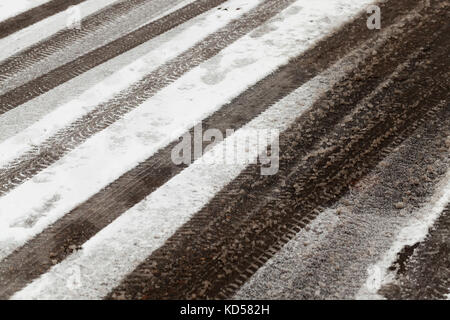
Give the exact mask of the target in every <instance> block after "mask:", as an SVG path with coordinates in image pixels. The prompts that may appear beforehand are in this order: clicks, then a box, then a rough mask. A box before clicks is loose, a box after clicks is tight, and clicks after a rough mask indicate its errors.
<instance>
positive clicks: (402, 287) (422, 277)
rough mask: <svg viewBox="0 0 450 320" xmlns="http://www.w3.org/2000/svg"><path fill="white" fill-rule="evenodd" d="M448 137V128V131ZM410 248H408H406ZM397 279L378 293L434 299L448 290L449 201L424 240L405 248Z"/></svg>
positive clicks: (413, 298) (397, 298)
mask: <svg viewBox="0 0 450 320" xmlns="http://www.w3.org/2000/svg"><path fill="white" fill-rule="evenodd" d="M448 134H449V135H448V136H449V137H450V129H449V132H448ZM408 249H409V250H408ZM407 251H410V252H409V255H408V256H409V257H408V259H403V260H401V262H402V263H400V264H399V266H397V265H394V266H393V269H394V270H397V276H396V282H395V283H391V284H388V285H385V286H383V287H382V288H381V289H380V291H379V293H380V294H382V295H383V296H385V297H386V298H388V299H394V300H400V299H411V300H430V299H431V300H435V299H445V295H447V294H449V293H450V205H447V207H446V208H445V209H444V211H443V212H442V213H441V215H440V217H439V218H438V220H437V221H436V222H435V224H434V225H433V227H432V228H431V229H430V230H429V234H428V236H427V237H426V238H425V240H424V241H422V242H418V243H416V244H415V245H413V246H412V247H409V248H406V249H405V250H404V251H403V252H402V253H400V255H399V258H402V257H403V256H404V255H405V254H407V253H406V252H407Z"/></svg>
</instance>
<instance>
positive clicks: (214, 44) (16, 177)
mask: <svg viewBox="0 0 450 320" xmlns="http://www.w3.org/2000/svg"><path fill="white" fill-rule="evenodd" d="M221 1H223V0H216V3H219V2H221ZM292 2H293V0H277V1H270V2H263V3H262V4H261V5H259V6H258V7H256V8H254V9H253V10H252V11H250V12H249V13H248V14H245V15H243V16H242V17H241V18H240V19H237V20H234V21H233V22H231V23H230V24H228V25H227V26H225V27H224V28H222V29H220V30H219V31H217V32H215V33H213V34H211V35H210V36H208V37H207V38H206V39H205V40H204V41H202V42H201V43H198V44H197V45H195V46H194V47H192V48H191V49H189V50H187V51H185V52H184V53H182V54H181V55H179V56H178V57H176V58H174V59H172V60H171V61H169V62H167V63H166V64H164V65H162V66H161V67H159V68H157V69H156V70H155V71H153V72H151V73H150V74H149V75H147V76H146V77H144V78H143V79H142V80H140V81H138V82H137V83H135V84H133V85H132V86H130V88H128V89H127V90H124V91H122V92H121V93H119V94H118V95H117V96H115V97H114V98H113V99H112V100H109V101H107V102H105V103H102V104H100V105H99V106H98V107H97V108H96V109H95V110H93V111H91V112H90V113H88V114H86V115H84V116H82V117H81V118H79V119H77V120H76V121H74V122H73V123H72V124H71V125H70V126H69V127H67V128H64V129H62V130H60V131H59V132H57V133H56V134H55V135H54V136H52V137H51V138H49V139H47V140H46V141H45V142H44V143H43V144H42V145H40V146H36V147H35V148H33V149H31V150H30V151H29V152H27V153H26V154H24V155H23V156H22V157H20V158H19V159H17V160H15V161H14V162H13V163H11V164H10V165H8V166H7V167H5V168H2V169H0V194H5V193H6V192H8V191H10V190H11V189H12V188H14V187H15V186H17V185H19V184H21V183H23V182H24V181H26V180H28V179H30V178H31V177H32V176H34V175H35V174H36V173H38V172H40V171H42V170H43V169H45V168H46V167H48V166H49V165H51V164H52V163H54V162H56V161H57V160H59V159H60V158H61V157H62V156H64V155H65V154H66V153H68V152H69V151H71V150H73V149H74V148H75V147H77V146H78V145H80V144H81V143H82V142H84V141H85V140H86V139H87V138H89V137H90V136H92V135H93V134H95V133H97V132H99V131H101V130H103V129H105V128H106V127H108V126H109V125H111V124H112V123H114V122H115V121H117V120H118V119H120V118H121V117H122V116H123V115H125V114H126V113H128V112H130V111H131V110H133V109H134V108H135V107H137V106H138V105H140V104H141V103H142V102H144V101H145V100H147V99H148V98H150V97H151V96H153V95H154V94H155V93H156V92H158V91H159V90H161V89H162V88H164V87H166V86H168V85H169V84H171V83H173V82H174V81H175V80H177V79H178V78H179V77H181V76H182V75H183V74H185V73H186V72H188V71H189V70H191V69H192V68H194V67H196V66H198V65H200V64H201V63H202V62H204V61H206V60H207V59H209V58H211V57H213V56H215V55H216V54H217V53H219V52H220V51H221V50H223V49H224V48H226V47H227V46H229V45H230V44H231V43H233V42H234V41H236V40H238V39H239V38H241V37H242V36H244V35H245V34H247V33H248V32H250V31H251V30H253V29H254V28H256V27H257V26H259V25H261V24H262V23H264V22H266V21H267V20H269V19H270V18H271V17H273V16H274V15H276V14H277V13H279V12H280V11H281V10H283V9H284V8H286V7H287V6H288V5H289V4H290V3H292ZM210 5H212V1H209V2H208V4H207V5H205V6H210ZM205 6H202V10H204V9H205ZM183 17H185V16H183ZM83 67H87V66H86V64H83Z"/></svg>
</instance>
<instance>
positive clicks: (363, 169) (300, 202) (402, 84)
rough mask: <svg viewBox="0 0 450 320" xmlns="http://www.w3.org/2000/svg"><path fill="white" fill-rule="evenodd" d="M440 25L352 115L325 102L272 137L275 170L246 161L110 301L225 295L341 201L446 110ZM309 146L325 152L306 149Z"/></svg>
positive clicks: (447, 43) (445, 46)
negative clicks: (334, 115) (333, 119)
mask: <svg viewBox="0 0 450 320" xmlns="http://www.w3.org/2000/svg"><path fill="white" fill-rule="evenodd" d="M440 23H441V26H442V21H440ZM435 27H436V25H435ZM438 28H439V27H438ZM439 29H440V32H439V36H438V37H437V38H435V39H433V41H432V43H429V44H427V45H424V42H422V41H420V40H424V39H423V37H422V38H417V39H416V40H419V42H417V43H418V45H424V47H423V48H420V49H419V51H418V57H417V58H414V59H413V60H412V61H411V63H409V64H408V65H407V66H406V68H405V69H404V70H403V71H401V72H400V73H399V74H394V76H393V78H392V80H393V83H392V84H391V85H390V86H386V87H384V88H382V89H381V90H380V91H378V92H376V94H375V95H374V97H372V98H371V99H370V100H369V101H368V102H367V103H364V105H363V107H362V108H361V109H355V113H354V114H353V115H352V117H351V119H350V120H345V119H342V121H340V122H338V123H329V122H328V121H323V116H321V115H322V114H324V113H330V110H329V105H328V104H321V105H318V106H316V107H315V108H313V110H312V111H310V112H308V114H306V115H304V116H302V117H300V119H298V121H297V123H296V124H295V125H293V126H292V127H291V128H290V129H289V130H287V131H286V132H285V133H283V134H282V136H281V138H280V146H281V147H280V150H282V155H281V158H280V169H281V170H280V172H279V173H278V175H276V176H269V177H264V176H260V174H259V173H260V170H259V169H260V168H259V166H257V165H251V166H249V168H248V169H247V170H246V171H245V172H243V173H242V174H241V175H240V176H239V177H238V178H237V179H235V180H234V181H233V182H232V183H231V184H230V185H228V186H227V187H226V188H225V189H224V190H222V191H221V192H220V193H219V194H218V195H217V196H216V197H215V198H214V199H213V200H212V201H211V202H210V203H209V204H208V205H207V206H206V207H205V208H203V209H202V210H201V211H200V212H199V213H197V214H196V215H195V216H194V217H193V218H192V219H191V220H190V221H189V222H188V223H186V224H185V225H184V226H183V227H182V228H180V229H179V230H178V231H177V233H176V234H175V235H174V236H173V237H172V238H171V239H169V240H168V241H166V243H165V245H164V246H163V247H162V248H160V249H158V250H157V251H155V252H154V253H153V254H152V255H151V256H150V257H149V258H148V259H147V260H146V261H145V262H144V263H142V264H141V265H140V266H139V267H138V268H137V269H136V270H135V271H134V272H133V273H131V274H130V275H129V276H128V277H127V278H126V279H125V280H124V281H123V282H122V284H121V285H120V286H119V287H118V288H116V289H115V290H114V291H113V292H112V293H111V294H110V295H109V298H114V297H116V296H121V297H125V298H126V299H217V298H229V297H230V295H232V294H233V293H234V292H235V291H236V290H237V289H238V288H239V287H240V286H241V285H242V284H243V283H244V282H245V281H246V280H247V279H248V277H250V276H251V275H252V274H253V273H254V272H255V271H256V270H257V269H258V268H259V267H260V266H261V265H262V264H264V263H265V261H267V260H268V259H269V258H270V257H271V256H272V255H273V254H274V253H275V252H277V251H278V250H279V249H280V248H281V246H282V245H284V244H285V243H286V242H287V241H289V240H290V239H291V238H292V237H293V236H294V235H295V234H296V233H297V232H298V231H299V230H300V229H301V228H302V227H304V226H305V225H307V224H308V222H309V221H311V220H312V219H314V217H315V216H316V215H317V214H318V213H320V211H321V210H322V209H323V207H324V206H329V205H331V204H332V203H333V202H334V201H336V200H337V199H339V197H340V196H342V195H343V194H344V193H345V192H346V191H347V190H348V186H349V185H350V184H351V183H352V182H354V181H357V180H359V179H360V178H361V177H363V176H364V175H365V174H367V173H368V172H369V171H370V170H371V169H372V168H374V166H375V165H377V164H378V163H379V161H381V159H383V158H384V157H385V156H386V155H387V154H388V153H389V152H391V151H392V150H393V148H394V147H395V146H397V145H399V144H400V143H402V142H403V141H404V139H406V138H407V137H408V136H410V135H411V134H412V133H414V131H415V130H416V129H417V128H418V127H419V126H421V125H423V123H424V122H425V121H439V119H440V118H442V117H448V116H449V109H448V100H447V99H448V96H449V94H448V92H449V89H450V80H449V72H448V71H447V68H446V67H445V66H446V62H445V57H446V56H447V54H448V50H449V48H450V40H449V39H448V37H447V36H446V34H447V33H448V32H449V25H448V24H445V23H444V25H443V27H442V28H439ZM425 30H429V29H428V28H426V29H425ZM423 36H425V39H426V35H423ZM425 42H426V41H425ZM405 77H407V78H406V79H405ZM363 81H364V80H363ZM333 93H334V94H335V99H333V100H334V101H336V100H338V101H339V102H338V103H340V104H339V105H337V106H336V105H335V108H336V109H335V110H334V112H343V113H346V109H347V108H348V105H349V104H348V102H350V105H351V106H355V105H357V104H358V100H353V101H352V100H350V101H348V100H347V99H346V98H345V97H346V96H347V92H346V91H338V90H335V91H334V92H333ZM333 100H331V101H333ZM331 101H328V102H331ZM341 101H344V102H345V103H341ZM353 108H354V107H353ZM331 112H333V111H331ZM311 119H312V120H311ZM330 126H331V127H332V130H331V131H329V132H328V133H326V134H324V133H323V132H324V131H325V128H327V127H330ZM318 139H320V141H318ZM314 141H316V142H315V143H314ZM329 146H334V148H332V149H329V148H328V147H329ZM311 147H314V150H325V151H323V152H318V153H317V154H314V153H309V152H308V151H310V149H311ZM314 150H312V151H314Z"/></svg>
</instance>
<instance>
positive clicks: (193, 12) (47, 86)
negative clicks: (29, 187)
mask: <svg viewBox="0 0 450 320" xmlns="http://www.w3.org/2000/svg"><path fill="white" fill-rule="evenodd" d="M224 1H225V0H211V1H207V0H197V1H195V2H193V3H191V4H188V5H186V6H184V7H183V8H181V9H178V10H176V11H174V12H172V13H169V14H168V15H166V16H164V17H162V18H160V19H158V20H156V21H152V22H150V23H148V24H146V25H144V26H142V27H141V28H139V29H137V30H135V31H133V32H130V33H128V34H127V35H125V36H122V37H121V38H119V39H116V40H114V41H112V42H110V43H108V44H106V45H104V46H102V47H99V48H97V49H94V50H92V51H90V52H88V53H86V54H84V55H82V56H81V57H78V58H77V59H76V60H73V61H71V62H68V63H66V64H64V65H62V66H59V67H57V68H56V69H53V70H51V71H50V72H48V73H46V74H44V75H41V76H39V77H37V78H36V79H33V80H31V81H29V82H27V83H25V84H23V85H21V86H19V87H16V88H14V89H12V90H10V91H8V92H6V93H4V94H2V95H1V96H0V115H1V114H2V113H5V112H7V111H9V110H11V109H13V108H15V107H17V106H19V105H21V104H23V103H25V102H27V101H29V100H31V99H33V98H35V97H37V96H39V95H41V94H43V93H45V92H48V91H50V90H51V89H53V88H55V87H57V86H59V85H61V84H62V83H64V82H67V81H69V80H71V79H73V78H75V77H76V76H79V75H80V74H83V73H85V72H86V71H88V70H90V69H92V68H94V67H96V66H98V65H100V64H102V63H104V62H106V61H108V60H110V59H113V58H115V57H117V56H118V55H120V54H122V53H124V52H126V51H129V50H131V49H133V48H135V47H137V46H138V45H140V44H142V43H144V42H147V41H148V40H150V39H152V38H154V37H157V36H158V35H161V34H163V33H164V32H167V31H168V30H170V29H172V28H175V27H177V26H178V25H180V24H182V23H184V22H186V21H188V20H190V19H192V18H193V17H195V16H197V15H199V14H201V13H203V12H206V11H207V10H210V9H212V8H214V7H215V6H217V5H219V4H221V3H223V2H224ZM84 32H85V31H84Z"/></svg>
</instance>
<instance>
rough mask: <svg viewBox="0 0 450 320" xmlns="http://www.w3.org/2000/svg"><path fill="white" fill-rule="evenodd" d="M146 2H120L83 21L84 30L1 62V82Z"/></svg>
mask: <svg viewBox="0 0 450 320" xmlns="http://www.w3.org/2000/svg"><path fill="white" fill-rule="evenodd" d="M145 1H146V0H129V1H123V0H122V1H120V0H119V1H118V2H117V3H115V4H114V5H111V6H109V7H106V8H104V9H103V10H101V11H99V12H98V13H95V14H92V15H91V16H88V17H86V18H85V19H83V20H82V29H81V30H79V29H64V30H61V31H59V32H57V33H56V34H55V35H53V36H51V37H50V38H48V39H43V40H41V41H39V42H38V43H36V44H34V45H32V46H30V47H29V48H25V49H24V50H23V51H21V52H19V53H17V54H14V55H12V56H11V57H8V58H6V59H5V60H3V61H1V64H0V81H1V82H3V81H4V80H5V79H7V78H9V77H11V76H13V75H14V74H16V73H18V72H20V71H21V70H22V69H23V68H25V67H30V66H32V65H33V64H35V63H36V62H39V61H41V60H43V59H45V58H46V57H49V56H50V55H51V54H53V53H55V52H57V51H58V50H61V49H64V48H66V47H68V46H70V45H71V44H73V43H74V42H76V41H79V40H80V39H82V38H83V37H84V36H86V35H88V34H89V33H94V32H95V31H96V30H98V29H102V28H106V27H110V26H111V25H112V24H113V23H114V22H115V21H116V20H117V19H120V17H122V16H126V15H128V14H129V13H130V12H131V11H133V10H134V9H137V8H140V7H141V6H142V5H143V4H144V2H145Z"/></svg>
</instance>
